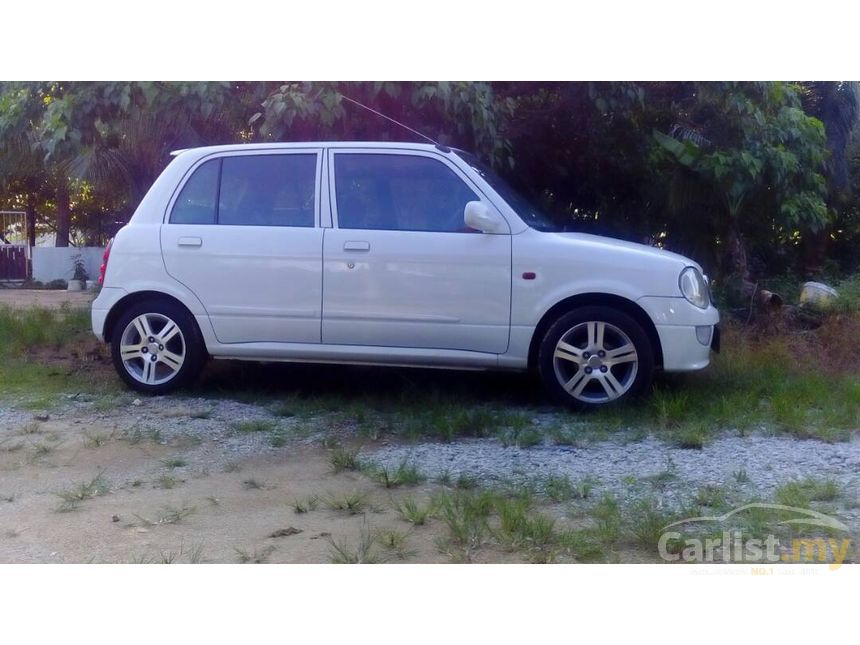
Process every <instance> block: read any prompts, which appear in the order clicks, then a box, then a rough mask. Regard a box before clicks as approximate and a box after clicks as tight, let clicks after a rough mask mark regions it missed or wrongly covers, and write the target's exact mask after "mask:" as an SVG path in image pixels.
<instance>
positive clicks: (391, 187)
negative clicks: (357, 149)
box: [334, 154, 479, 232]
mask: <svg viewBox="0 0 860 645" xmlns="http://www.w3.org/2000/svg"><path fill="white" fill-rule="evenodd" d="M334 165H335V185H336V187H337V190H336V193H337V195H336V196H337V218H338V226H339V227H340V228H346V229H376V230H380V229H382V230H392V231H435V232H471V231H472V229H469V228H468V227H466V225H465V223H464V222H463V210H464V209H465V207H466V204H467V203H468V202H470V201H474V200H478V199H479V197H478V196H477V195H476V194H475V193H474V192H473V191H472V190H471V189H470V188H469V187H468V186H467V185H466V184H465V183H464V182H463V180H462V179H460V178H459V177H458V176H457V175H456V174H455V173H454V172H453V171H452V170H451V169H450V168H448V166H446V165H445V164H444V163H442V162H441V161H437V160H435V159H430V158H428V157H419V156H415V155H391V154H337V155H335V164H334Z"/></svg>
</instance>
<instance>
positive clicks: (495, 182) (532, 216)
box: [455, 150, 561, 232]
mask: <svg viewBox="0 0 860 645" xmlns="http://www.w3.org/2000/svg"><path fill="white" fill-rule="evenodd" d="M455 152H456V154H457V156H458V157H460V158H461V159H462V160H463V161H465V162H466V163H467V164H469V165H470V166H471V167H472V169H473V170H474V171H475V172H477V173H478V174H479V175H481V177H482V178H483V179H484V181H486V182H487V183H488V184H490V186H492V187H493V190H495V191H496V192H497V193H499V195H501V197H502V199H504V200H505V201H506V202H507V203H508V206H510V207H511V208H512V209H514V211H515V212H516V214H517V215H519V216H520V219H522V220H523V221H524V222H525V223H526V224H527V225H528V226H530V227H531V228H534V229H537V230H538V231H546V232H550V231H560V230H561V227H560V226H559V225H558V224H556V223H555V222H554V221H553V220H552V218H551V217H550V216H549V215H547V214H546V213H544V212H543V211H542V210H541V209H539V208H538V207H537V206H535V205H534V204H532V203H531V202H530V201H529V200H528V199H526V198H525V197H523V196H522V195H520V193H518V192H517V191H516V190H515V189H514V188H513V187H512V186H511V185H510V184H509V183H508V182H506V181H505V180H504V179H502V178H501V177H499V176H498V175H497V174H496V173H495V172H493V171H492V170H491V169H490V168H489V167H487V166H485V165H484V164H482V163H481V162H480V161H478V159H477V158H476V157H475V155H473V154H470V153H468V152H463V151H462V150H455Z"/></svg>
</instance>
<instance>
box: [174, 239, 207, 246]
mask: <svg viewBox="0 0 860 645" xmlns="http://www.w3.org/2000/svg"><path fill="white" fill-rule="evenodd" d="M176 243H177V245H179V246H203V239H202V238H199V237H180V238H179V240H178V241H177V242H176Z"/></svg>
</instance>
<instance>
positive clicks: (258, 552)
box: [233, 544, 277, 564]
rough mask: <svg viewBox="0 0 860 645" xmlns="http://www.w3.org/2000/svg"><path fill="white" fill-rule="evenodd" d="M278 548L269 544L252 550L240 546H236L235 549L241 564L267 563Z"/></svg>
mask: <svg viewBox="0 0 860 645" xmlns="http://www.w3.org/2000/svg"><path fill="white" fill-rule="evenodd" d="M276 549H277V547H275V546H274V545H272V544H269V545H268V546H265V547H263V548H262V549H254V550H253V551H250V552H249V551H245V550H243V549H239V548H234V549H233V550H234V551H235V552H236V560H237V562H238V563H239V564H265V563H267V562H268V561H269V558H271V557H272V554H273V553H274V552H275V550H276Z"/></svg>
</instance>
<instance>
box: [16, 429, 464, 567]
mask: <svg viewBox="0 0 860 645" xmlns="http://www.w3.org/2000/svg"><path fill="white" fill-rule="evenodd" d="M189 448H190V447H189V446H185V445H182V444H181V442H176V443H174V444H173V445H169V446H168V445H162V444H160V443H158V442H156V441H153V440H151V439H142V440H138V441H135V440H134V438H131V439H130V438H129V437H127V436H126V437H121V436H119V435H117V434H116V433H115V431H114V429H113V428H112V427H110V426H99V425H84V424H75V423H73V422H69V421H66V420H62V421H53V420H50V421H47V422H32V423H28V424H26V425H24V426H22V427H19V428H16V429H10V428H8V427H7V428H6V429H5V431H4V432H3V436H2V444H0V562H107V563H112V562H162V561H174V562H243V561H250V562H254V561H266V562H328V561H330V560H331V559H332V558H333V556H334V552H335V549H334V547H333V545H332V540H334V541H335V542H336V543H337V544H339V545H341V546H343V547H344V548H345V549H346V550H347V551H348V552H351V553H356V552H357V551H358V550H359V545H360V543H361V541H362V538H363V535H372V536H375V537H376V538H377V544H376V545H375V546H374V547H373V548H372V549H371V552H370V554H369V557H371V558H373V559H382V560H386V561H392V562H397V561H416V562H445V561H447V558H445V557H444V556H443V555H442V554H440V553H439V551H438V550H437V548H436V547H435V538H436V537H438V536H439V535H440V533H441V528H442V527H441V525H439V524H434V523H433V522H431V523H430V524H428V525H426V526H422V527H416V528H415V529H412V530H410V528H411V525H409V524H408V523H406V522H404V521H403V520H402V519H400V517H399V515H398V513H397V511H396V509H395V505H396V502H397V500H398V498H402V497H403V496H405V495H408V496H414V497H415V498H416V499H418V500H422V501H423V500H424V499H425V498H428V497H429V495H430V492H431V487H430V486H429V485H428V486H419V487H415V488H410V489H409V490H408V491H405V490H398V491H388V490H385V489H382V488H380V487H379V486H375V485H374V483H373V482H372V481H370V480H369V479H368V478H367V477H365V476H363V475H361V474H359V473H357V472H343V473H340V474H334V473H333V472H332V469H331V466H330V463H329V454H330V453H329V451H328V450H326V449H325V448H322V447H320V446H301V445H299V446H293V447H290V448H284V449H283V450H280V451H278V452H277V453H276V454H270V455H268V456H265V457H259V456H257V457H248V458H246V459H242V460H237V461H231V462H230V463H229V465H227V466H225V467H223V468H222V469H220V470H217V471H212V472H210V471H209V470H208V469H206V468H200V467H198V466H195V465H193V464H192V463H191V462H186V461H185V459H186V457H185V455H186V453H187V452H188V450H189ZM193 448H194V449H195V450H200V449H205V448H212V447H211V446H205V445H195V446H193ZM61 494H62V495H65V496H66V499H65V500H64V499H63V498H62V497H61ZM349 496H359V497H360V498H362V506H361V507H360V508H359V509H358V510H357V512H355V513H350V512H348V511H336V510H331V509H330V508H328V507H327V506H328V505H329V504H330V503H333V502H336V501H342V500H345V499H346V498H348V497H349ZM76 498H79V499H76ZM309 499H316V500H317V501H316V507H315V508H312V509H310V510H308V512H303V513H297V512H296V510H295V508H294V503H295V502H296V500H298V501H300V502H302V503H307V500H309ZM392 531H393V532H394V533H395V534H396V535H397V536H402V538H401V537H398V538H397V539H398V540H400V543H399V545H398V547H397V548H391V549H386V548H385V547H384V546H382V545H383V542H384V539H385V535H386V533H387V532H392ZM279 534H280V536H279V537H271V536H272V535H276V536H277V535H279ZM365 557H367V556H365Z"/></svg>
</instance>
